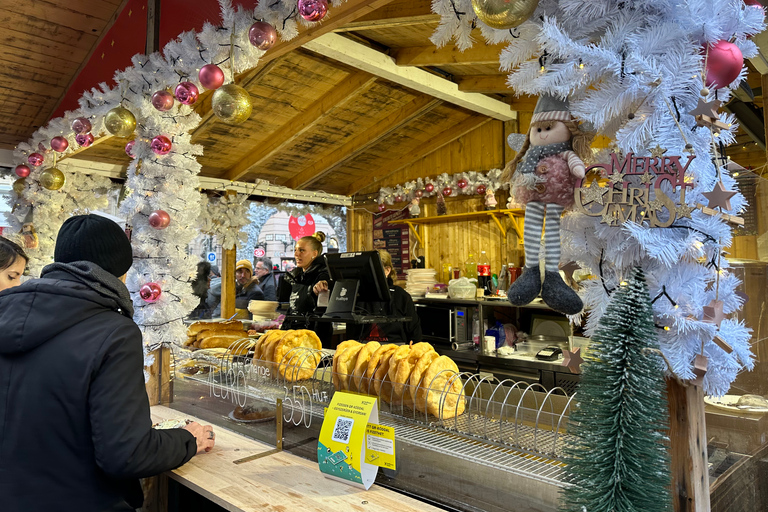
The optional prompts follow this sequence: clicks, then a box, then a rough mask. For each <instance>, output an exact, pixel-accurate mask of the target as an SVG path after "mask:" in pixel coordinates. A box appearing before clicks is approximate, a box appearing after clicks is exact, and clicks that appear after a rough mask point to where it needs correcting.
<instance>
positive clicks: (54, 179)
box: [40, 167, 66, 190]
mask: <svg viewBox="0 0 768 512" xmlns="http://www.w3.org/2000/svg"><path fill="white" fill-rule="evenodd" d="M65 181H66V179H65V178H64V173H63V172H61V171H60V170H58V169H57V168H55V167H50V168H48V169H46V170H44V171H43V172H41V173H40V184H41V185H42V186H43V188H45V189H47V190H59V189H60V188H61V187H63V186H64V182H65Z"/></svg>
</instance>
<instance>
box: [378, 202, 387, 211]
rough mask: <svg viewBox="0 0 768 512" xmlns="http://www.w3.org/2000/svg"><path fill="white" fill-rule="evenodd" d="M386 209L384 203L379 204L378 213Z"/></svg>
mask: <svg viewBox="0 0 768 512" xmlns="http://www.w3.org/2000/svg"><path fill="white" fill-rule="evenodd" d="M386 209H387V205H385V204H384V203H379V211H380V212H383V211H384V210H386Z"/></svg>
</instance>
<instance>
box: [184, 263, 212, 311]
mask: <svg viewBox="0 0 768 512" xmlns="http://www.w3.org/2000/svg"><path fill="white" fill-rule="evenodd" d="M210 286H211V264H210V263H208V262H207V261H200V262H198V264H197V276H196V277H195V279H194V281H192V293H193V294H195V297H197V298H199V299H200V303H199V304H198V305H197V307H196V308H195V309H193V310H192V312H191V313H190V314H189V318H191V319H200V318H211V309H210V308H209V307H208V303H207V301H208V288H210Z"/></svg>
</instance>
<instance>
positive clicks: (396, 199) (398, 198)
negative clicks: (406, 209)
mask: <svg viewBox="0 0 768 512" xmlns="http://www.w3.org/2000/svg"><path fill="white" fill-rule="evenodd" d="M395 202H396V203H402V202H403V196H401V195H400V194H398V195H396V196H395Z"/></svg>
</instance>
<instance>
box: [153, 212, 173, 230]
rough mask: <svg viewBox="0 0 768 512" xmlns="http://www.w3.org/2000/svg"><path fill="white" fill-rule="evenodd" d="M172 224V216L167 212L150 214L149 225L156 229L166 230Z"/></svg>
mask: <svg viewBox="0 0 768 512" xmlns="http://www.w3.org/2000/svg"><path fill="white" fill-rule="evenodd" d="M170 223H171V216H170V215H168V212H166V211H165V210H155V211H153V212H152V213H150V214H149V225H150V226H152V227H153V228H155V229H165V228H167V227H168V225H169V224H170Z"/></svg>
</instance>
